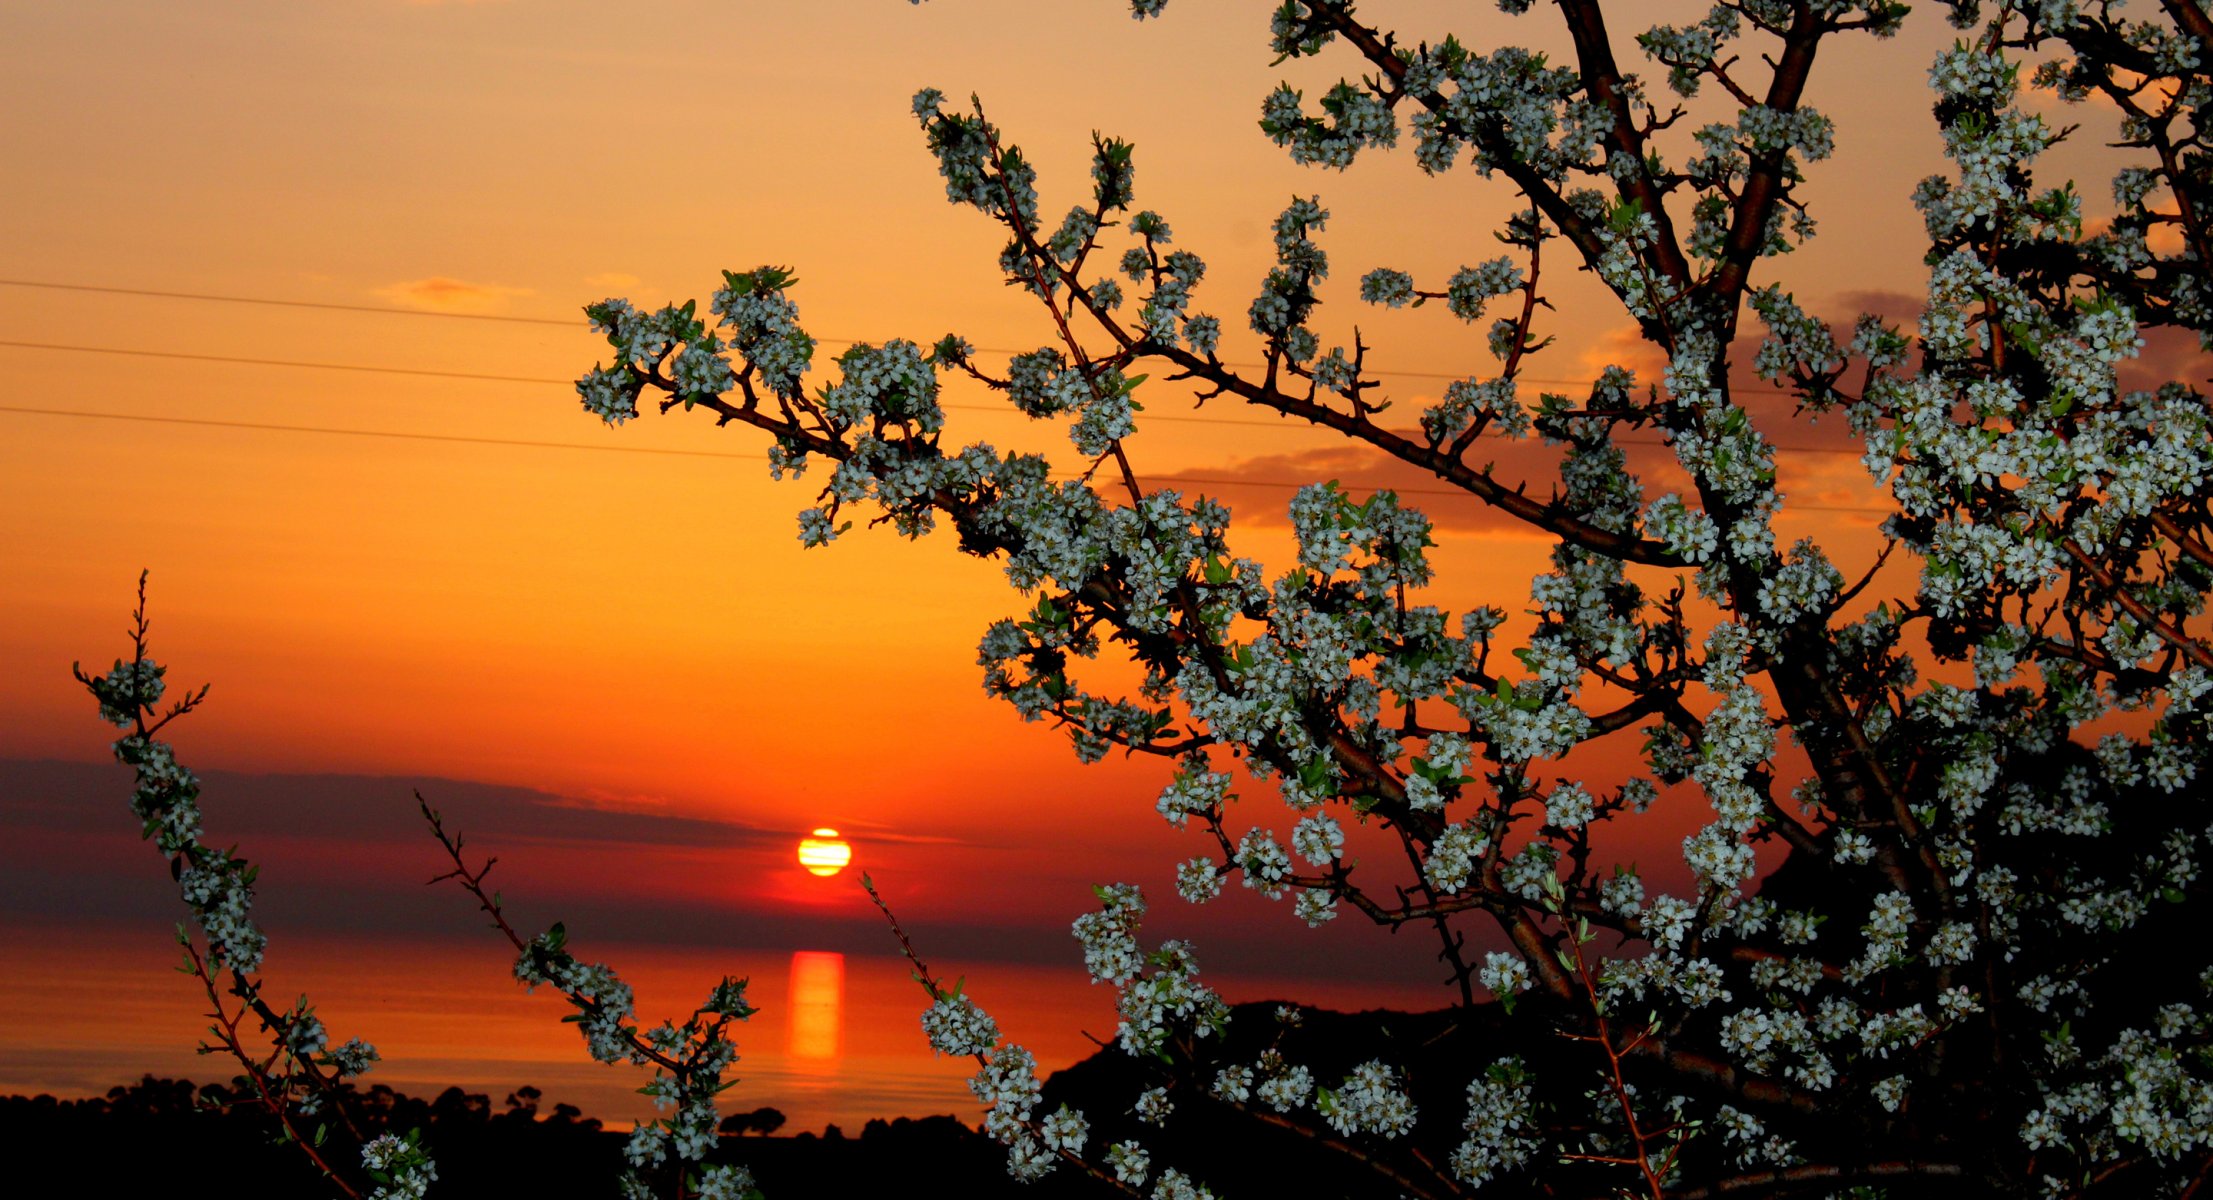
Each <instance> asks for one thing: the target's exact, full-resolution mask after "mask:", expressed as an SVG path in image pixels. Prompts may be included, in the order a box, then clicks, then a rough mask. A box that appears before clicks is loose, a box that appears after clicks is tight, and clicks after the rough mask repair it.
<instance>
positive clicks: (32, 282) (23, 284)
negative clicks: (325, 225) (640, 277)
mask: <svg viewBox="0 0 2213 1200" xmlns="http://www.w3.org/2000/svg"><path fill="white" fill-rule="evenodd" d="M0 287H19V288H44V289H46V290H48V291H55V292H96V293H99V294H101V295H105V296H145V297H150V298H152V299H156V300H203V301H212V302H214V303H217V304H260V305H265V306H268V307H270V308H319V309H327V310H329V311H332V312H357V313H383V314H385V315H387V316H394V317H446V318H449V319H452V320H459V321H506V322H509V323H512V324H516V325H561V326H566V327H568V328H571V329H573V328H575V327H576V325H577V322H575V321H574V320H571V319H569V318H566V317H511V316H503V315H501V314H498V313H463V312H434V311H431V310H429V309H422V308H400V307H398V306H397V305H391V304H338V303H334V302H332V301H328V300H279V299H276V298H274V297H269V296H222V295H216V294H214V293H211V292H163V291H156V290H154V289H152V288H127V287H102V286H99V285H97V284H90V283H52V282H48V281H46V280H39V279H0Z"/></svg>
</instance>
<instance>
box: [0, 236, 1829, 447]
mask: <svg viewBox="0 0 2213 1200" xmlns="http://www.w3.org/2000/svg"><path fill="white" fill-rule="evenodd" d="M4 282H6V281H5V280H0V283H4ZM425 315H436V314H425ZM0 346H5V347H11V348H13V349H17V350H51V351H60V352H64V353H69V354H115V355H123V356H126V357H130V358H160V359H174V360H177V361H181V362H207V363H222V364H226V365H232V366H248V367H289V368H295V369H300V370H309V371H353V372H360V373H366V374H373V375H411V376H416V377H419V378H426V379H463V380H471V381H474V382H479V383H528V384H539V385H546V386H559V387H567V386H569V385H571V384H573V383H574V382H575V380H573V379H557V378H555V377H553V376H550V375H486V374H478V373H476V372H471V371H440V370H432V369H430V368H426V367H387V366H377V365H372V364H367V363H334V362H310V361H305V360H300V359H288V358H248V357H242V356H236V355H226V354H190V353H185V352H182V351H175V350H136V349H126V348H124V347H120V346H77V345H69V344H65V343H60V342H21V341H8V340H0ZM939 407H941V408H947V409H952V410H955V411H959V412H982V413H997V414H1005V413H1007V412H1009V411H1010V410H1008V409H1006V408H1004V407H1001V406H998V405H989V404H959V403H945V404H941V405H940V406H939ZM1145 419H1146V420H1147V421H1148V422H1149V421H1168V422H1173V423H1176V424H1190V425H1242V426H1246V427H1248V428H1254V429H1285V428H1293V429H1295V428H1299V426H1297V425H1290V426H1286V425H1285V424H1284V420H1285V418H1279V419H1277V420H1274V421H1251V420H1242V419H1240V418H1237V417H1206V416H1177V415H1174V414H1170V413H1161V414H1158V415H1149V416H1147V417H1146V418H1145ZM1616 441H1618V442H1619V443H1620V444H1622V445H1628V446H1665V445H1666V444H1667V443H1666V442H1665V441H1663V440H1662V439H1659V438H1618V439H1616ZM1774 449H1776V450H1779V451H1783V452H1786V453H1791V454H1848V455H1853V456H1855V457H1857V454H1858V452H1857V451H1854V450H1849V449H1845V448H1842V447H1836V446H1806V445H1788V444H1777V445H1775V446H1774Z"/></svg>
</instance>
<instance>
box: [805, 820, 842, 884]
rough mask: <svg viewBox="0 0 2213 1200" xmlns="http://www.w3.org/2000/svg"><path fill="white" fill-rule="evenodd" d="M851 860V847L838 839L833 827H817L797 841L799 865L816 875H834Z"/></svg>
mask: <svg viewBox="0 0 2213 1200" xmlns="http://www.w3.org/2000/svg"><path fill="white" fill-rule="evenodd" d="M852 861H853V847H851V846H850V845H847V844H846V843H844V842H841V841H839V840H838V831H837V830H835V829H817V830H815V831H814V835H813V836H812V837H807V838H802V839H800V842H799V865H800V866H802V867H805V868H807V870H808V871H810V872H812V873H814V874H816V875H835V874H837V873H838V872H840V871H842V870H844V869H845V864H847V863H849V862H852Z"/></svg>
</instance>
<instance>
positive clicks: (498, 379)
mask: <svg viewBox="0 0 2213 1200" xmlns="http://www.w3.org/2000/svg"><path fill="white" fill-rule="evenodd" d="M0 346H9V347H13V348H15V349H17V350H60V351H64V352H67V353H70V354H120V355H124V356H127V357H130V358H169V359H177V360H180V361H183V362H210V363H229V364H232V365H235V366H246V367H299V368H302V369H305V370H310V371H362V372H367V373H369V374H372V375H420V376H424V377H427V378H431V379H473V380H476V381H478V382H482V383H539V384H548V383H561V384H566V383H572V382H574V381H573V380H568V379H553V378H550V377H544V376H536V375H480V374H477V373H475V372H471V371H433V370H429V369H426V368H422V367H382V366H372V365H369V364H366V363H334V362H302V361H298V360H295V359H288V358H245V357H239V356H235V355H228V354H187V353H185V352H183V351H179V350H130V349H125V348H123V347H121V346H71V345H65V344H63V343H60V342H16V341H0Z"/></svg>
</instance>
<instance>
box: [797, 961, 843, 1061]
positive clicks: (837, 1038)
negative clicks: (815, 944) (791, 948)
mask: <svg viewBox="0 0 2213 1200" xmlns="http://www.w3.org/2000/svg"><path fill="white" fill-rule="evenodd" d="M788 995H789V997H790V999H789V1000H788V1001H787V1003H788V1004H789V1005H790V1006H791V1007H790V1037H789V1040H788V1042H787V1044H786V1046H785V1053H786V1054H787V1055H789V1056H790V1057H791V1059H792V1060H793V1061H794V1062H806V1063H818V1064H825V1065H828V1064H834V1063H836V1062H837V1060H838V1057H839V1054H840V1050H841V1045H842V1039H843V1034H844V1028H845V956H844V955H842V954H833V953H829V952H826V951H821V950H800V951H796V952H794V953H793V954H792V956H791V991H790V992H789V993H788Z"/></svg>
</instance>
